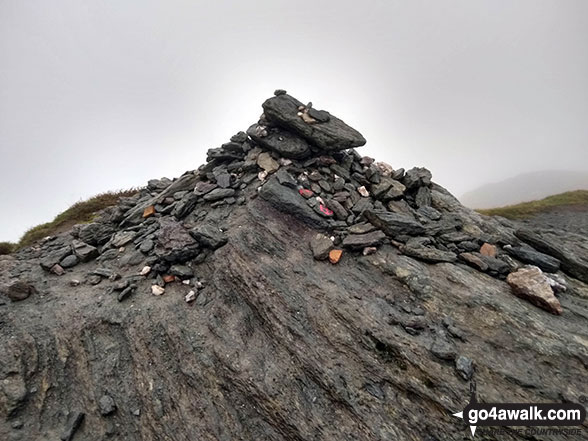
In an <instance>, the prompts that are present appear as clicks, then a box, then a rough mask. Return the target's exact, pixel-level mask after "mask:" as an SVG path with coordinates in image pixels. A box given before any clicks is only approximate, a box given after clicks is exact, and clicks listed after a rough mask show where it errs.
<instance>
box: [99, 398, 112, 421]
mask: <svg viewBox="0 0 588 441" xmlns="http://www.w3.org/2000/svg"><path fill="white" fill-rule="evenodd" d="M98 407H99V408H100V415H102V416H106V415H110V414H112V413H114V411H115V410H116V404H114V400H113V398H112V397H111V396H110V395H102V396H101V397H100V400H98Z"/></svg>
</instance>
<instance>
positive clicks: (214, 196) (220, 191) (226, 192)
mask: <svg viewBox="0 0 588 441" xmlns="http://www.w3.org/2000/svg"><path fill="white" fill-rule="evenodd" d="M234 194H235V190H234V189H232V188H216V189H214V190H212V191H211V192H210V193H208V194H205V195H204V200H205V201H208V202H213V201H219V200H221V199H224V198H228V197H230V196H233V195H234Z"/></svg>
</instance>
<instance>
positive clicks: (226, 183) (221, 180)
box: [215, 171, 232, 188]
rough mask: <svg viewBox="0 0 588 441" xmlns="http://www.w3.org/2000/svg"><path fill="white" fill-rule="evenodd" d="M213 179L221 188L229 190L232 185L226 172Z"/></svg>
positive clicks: (229, 175)
mask: <svg viewBox="0 0 588 441" xmlns="http://www.w3.org/2000/svg"><path fill="white" fill-rule="evenodd" d="M215 177H216V183H217V184H218V186H219V187H221V188H229V187H230V186H231V184H232V176H231V174H230V173H227V172H226V171H224V172H222V173H219V174H217V175H215Z"/></svg>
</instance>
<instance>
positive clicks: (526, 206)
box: [476, 190, 588, 219]
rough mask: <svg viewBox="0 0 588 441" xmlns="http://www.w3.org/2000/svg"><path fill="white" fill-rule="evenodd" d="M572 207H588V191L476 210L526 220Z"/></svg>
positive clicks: (490, 214) (569, 192) (486, 213)
mask: <svg viewBox="0 0 588 441" xmlns="http://www.w3.org/2000/svg"><path fill="white" fill-rule="evenodd" d="M571 205H588V190H576V191H568V192H567V193H561V194H556V195H553V196H548V197H546V198H545V199H541V200H538V201H531V202H523V203H521V204H516V205H508V206H506V207H500V208H490V209H486V210H476V211H477V212H478V213H480V214H485V215H487V216H502V217H506V218H508V219H524V218H527V217H530V216H532V215H534V214H537V213H541V212H544V211H548V210H550V209H552V208H555V207H562V206H571Z"/></svg>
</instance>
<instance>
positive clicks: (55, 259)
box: [39, 246, 72, 271]
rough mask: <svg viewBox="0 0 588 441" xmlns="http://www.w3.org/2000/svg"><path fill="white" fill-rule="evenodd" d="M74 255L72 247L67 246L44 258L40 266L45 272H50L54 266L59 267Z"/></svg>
mask: <svg viewBox="0 0 588 441" xmlns="http://www.w3.org/2000/svg"><path fill="white" fill-rule="evenodd" d="M71 253H72V249H71V246H65V247H61V248H58V249H57V250H55V251H52V252H51V253H49V254H48V255H47V256H45V257H43V258H42V259H41V261H40V262H39V264H40V265H41V268H43V269H44V270H45V271H50V270H51V268H53V266H55V265H57V264H58V263H59V262H61V261H62V260H63V259H64V258H66V257H67V256H69V255H70V254H71Z"/></svg>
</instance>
